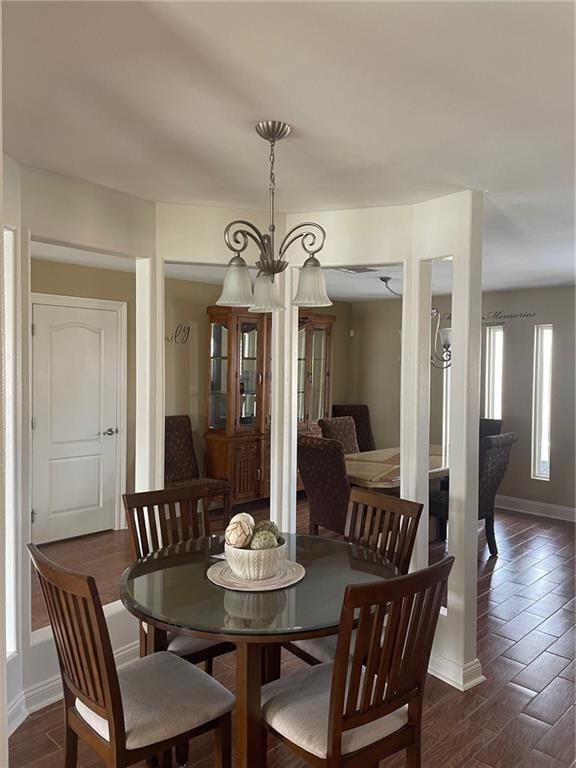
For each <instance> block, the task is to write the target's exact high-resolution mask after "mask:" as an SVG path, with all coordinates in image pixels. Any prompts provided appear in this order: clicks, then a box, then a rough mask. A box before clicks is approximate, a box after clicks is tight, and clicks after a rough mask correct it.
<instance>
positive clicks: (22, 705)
mask: <svg viewBox="0 0 576 768" xmlns="http://www.w3.org/2000/svg"><path fill="white" fill-rule="evenodd" d="M7 714H8V717H7V720H8V734H9V735H10V734H12V733H14V731H15V730H16V728H18V727H19V726H20V725H22V723H23V722H24V720H26V717H27V716H28V711H27V710H26V701H25V698H24V694H23V693H21V694H20V696H18V697H17V698H16V699H15V700H14V701H12V702H10V704H8V713H7Z"/></svg>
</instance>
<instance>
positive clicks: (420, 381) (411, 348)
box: [400, 259, 432, 570]
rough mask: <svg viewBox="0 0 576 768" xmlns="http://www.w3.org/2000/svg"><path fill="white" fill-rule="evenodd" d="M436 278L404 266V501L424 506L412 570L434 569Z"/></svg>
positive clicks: (425, 269)
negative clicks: (431, 552) (430, 530)
mask: <svg viewBox="0 0 576 768" xmlns="http://www.w3.org/2000/svg"><path fill="white" fill-rule="evenodd" d="M431 275H432V266H431V263H430V262H429V261H422V262H419V261H417V260H415V259H413V260H411V261H408V262H406V263H405V264H404V289H403V295H402V373H401V399H400V416H401V418H400V466H401V468H402V469H401V478H400V495H401V497H402V498H403V499H410V500H411V501H419V502H421V503H422V504H424V510H423V512H422V517H421V519H420V524H419V526H418V533H417V536H416V543H415V546H414V553H413V555H412V563H411V569H412V570H416V569H419V568H426V567H427V565H428V489H429V479H428V471H429V467H428V464H429V443H430V307H431Z"/></svg>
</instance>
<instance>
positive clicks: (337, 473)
mask: <svg viewBox="0 0 576 768" xmlns="http://www.w3.org/2000/svg"><path fill="white" fill-rule="evenodd" d="M298 470H299V472H300V477H301V479H302V483H303V484H304V490H305V491H306V495H307V496H308V503H309V507H310V533H313V534H317V533H318V527H319V526H322V527H323V528H329V529H330V530H331V531H335V532H336V533H340V534H342V535H344V532H345V528H346V513H347V510H348V499H349V498H350V483H349V482H348V476H347V474H346V463H345V461H344V450H343V448H342V444H341V443H340V442H338V440H326V439H325V438H323V437H312V436H311V435H299V436H298Z"/></svg>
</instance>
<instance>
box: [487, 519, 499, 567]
mask: <svg viewBox="0 0 576 768" xmlns="http://www.w3.org/2000/svg"><path fill="white" fill-rule="evenodd" d="M486 541H487V542H488V549H489V550H490V554H491V555H493V556H494V557H496V555H497V554H498V547H497V546H496V536H495V535H494V518H493V517H487V518H486Z"/></svg>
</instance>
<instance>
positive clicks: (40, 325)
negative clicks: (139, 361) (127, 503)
mask: <svg viewBox="0 0 576 768" xmlns="http://www.w3.org/2000/svg"><path fill="white" fill-rule="evenodd" d="M32 321H33V328H34V335H33V343H32V371H33V373H32V386H33V390H32V401H33V410H32V413H33V431H32V452H33V466H32V508H33V526H32V538H33V541H34V542H35V543H43V542H47V541H58V540H60V539H67V538H70V537H72V536H81V535H84V534H87V533H94V532H95V531H102V530H106V529H109V528H114V527H115V520H116V504H117V501H118V499H117V489H118V486H117V479H118V477H117V475H118V471H119V469H118V467H119V457H118V451H119V450H120V441H119V439H118V426H119V424H118V420H119V416H120V413H119V403H120V399H119V398H120V392H119V391H118V390H119V366H120V364H121V360H120V349H119V346H120V345H119V340H118V323H119V317H118V313H117V312H115V311H113V310H107V309H97V308H85V307H78V306H54V305H49V304H36V303H34V304H33V305H32Z"/></svg>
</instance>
